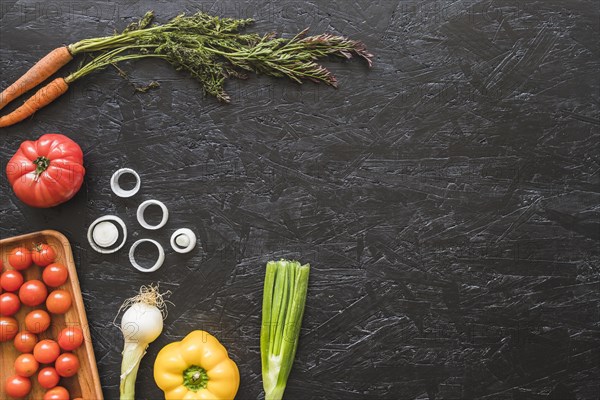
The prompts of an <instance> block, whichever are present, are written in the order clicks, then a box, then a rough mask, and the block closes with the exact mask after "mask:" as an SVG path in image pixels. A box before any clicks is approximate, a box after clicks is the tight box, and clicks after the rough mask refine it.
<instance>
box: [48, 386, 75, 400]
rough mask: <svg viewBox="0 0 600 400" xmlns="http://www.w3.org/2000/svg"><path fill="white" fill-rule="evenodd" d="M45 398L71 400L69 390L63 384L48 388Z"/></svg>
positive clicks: (49, 399)
mask: <svg viewBox="0 0 600 400" xmlns="http://www.w3.org/2000/svg"><path fill="white" fill-rule="evenodd" d="M43 400H69V391H68V390H67V389H65V388H64V387H62V386H56V387H53V388H52V389H50V390H48V391H47V392H46V394H45V395H44V399H43Z"/></svg>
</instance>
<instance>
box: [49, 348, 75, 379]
mask: <svg viewBox="0 0 600 400" xmlns="http://www.w3.org/2000/svg"><path fill="white" fill-rule="evenodd" d="M54 368H56V372H58V374H59V375H60V376H62V377H64V378H69V377H71V376H73V375H75V374H76V373H77V371H79V359H78V358H77V356H76V355H75V354H73V353H63V354H61V355H60V356H58V358H57V359H56V361H55V362H54Z"/></svg>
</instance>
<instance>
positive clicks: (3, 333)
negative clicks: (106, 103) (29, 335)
mask: <svg viewBox="0 0 600 400" xmlns="http://www.w3.org/2000/svg"><path fill="white" fill-rule="evenodd" d="M17 332H19V325H18V324H17V320H16V319H14V318H13V317H0V342H8V341H9V340H13V339H14V337H15V336H16V335H17Z"/></svg>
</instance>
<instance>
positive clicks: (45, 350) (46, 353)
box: [33, 339, 60, 364]
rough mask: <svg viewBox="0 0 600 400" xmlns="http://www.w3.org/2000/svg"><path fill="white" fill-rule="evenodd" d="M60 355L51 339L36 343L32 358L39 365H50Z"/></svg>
mask: <svg viewBox="0 0 600 400" xmlns="http://www.w3.org/2000/svg"><path fill="white" fill-rule="evenodd" d="M59 354H60V347H58V343H56V342H55V341H54V340H51V339H45V340H41V341H39V342H38V344H36V345H35V347H34V348H33V356H34V357H35V359H36V360H37V361H38V362H39V363H41V364H51V363H53V362H54V360H56V357H58V355H59Z"/></svg>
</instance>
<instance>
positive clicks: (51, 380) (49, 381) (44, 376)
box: [37, 367, 60, 389]
mask: <svg viewBox="0 0 600 400" xmlns="http://www.w3.org/2000/svg"><path fill="white" fill-rule="evenodd" d="M37 380H38V383H39V384H40V386H41V387H43V388H44V389H52V388H53V387H54V386H56V385H58V381H60V375H58V372H56V369H54V367H46V368H42V369H41V370H40V373H39V374H38V376H37Z"/></svg>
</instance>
